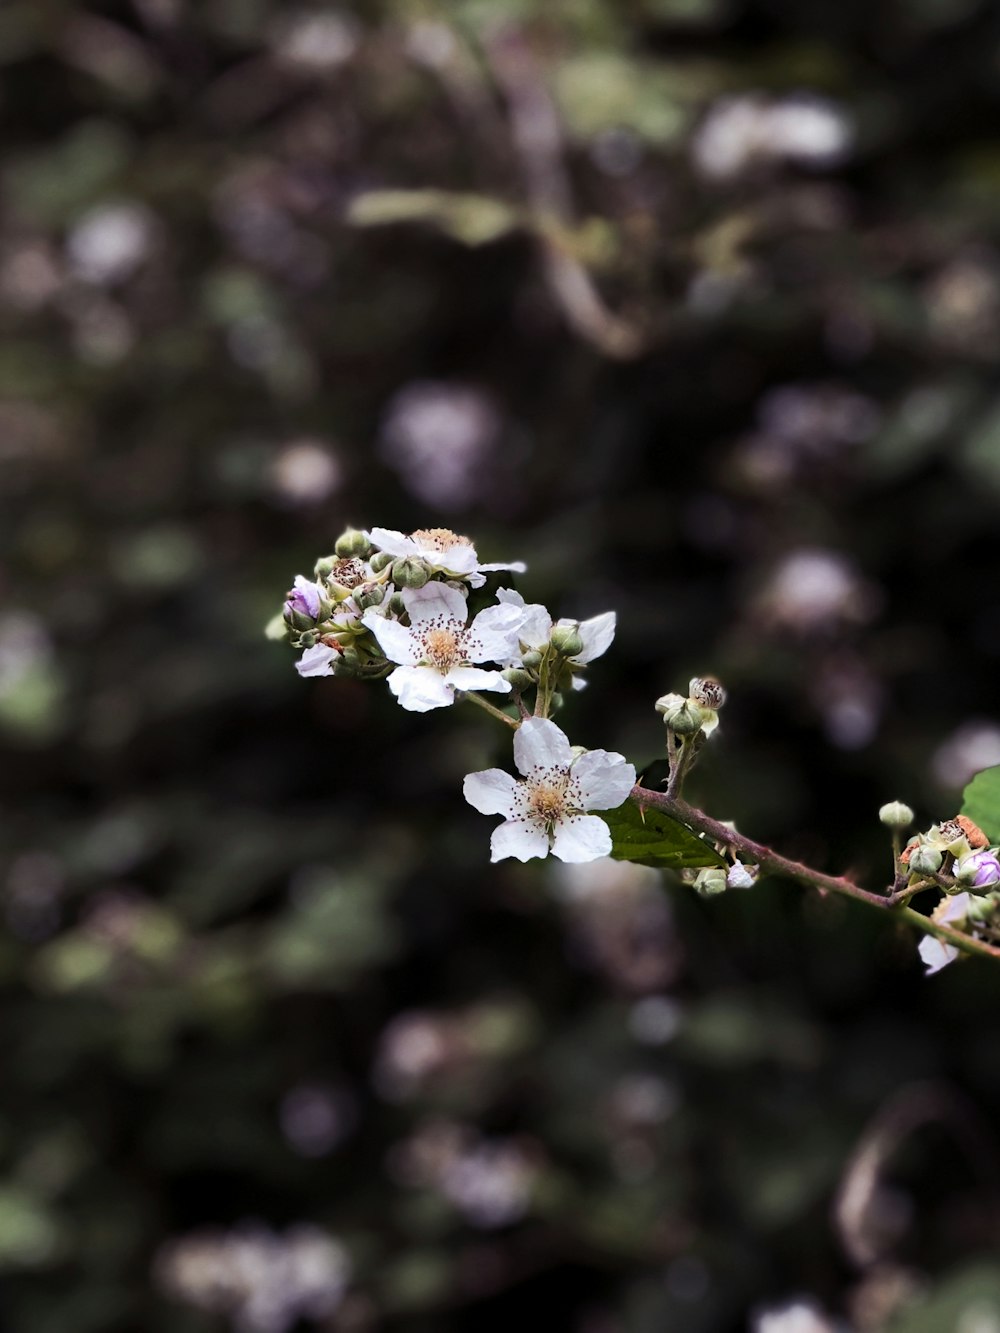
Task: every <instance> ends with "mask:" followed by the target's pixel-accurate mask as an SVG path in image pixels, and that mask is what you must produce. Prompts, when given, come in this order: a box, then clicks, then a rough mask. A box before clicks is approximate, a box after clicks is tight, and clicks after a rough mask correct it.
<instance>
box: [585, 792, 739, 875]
mask: <svg viewBox="0 0 1000 1333" xmlns="http://www.w3.org/2000/svg"><path fill="white" fill-rule="evenodd" d="M601 818H602V819H603V820H604V821H605V823H606V824H607V825H608V828H610V830H611V838H612V843H613V846H612V848H611V855H612V856H613V857H614V859H615V860H616V861H635V862H637V863H638V864H639V865H643V866H656V867H658V868H660V869H671V870H677V869H679V868H680V867H681V866H721V865H725V864H726V863H725V861H724V860H723V858H722V857H721V856H720V855H719V854H718V852H717V851H716V850H715V848H714V847H712V846H711V844H710V843H707V842H706V841H705V840H704V839H703V838H700V837H699V836H698V834H697V833H695V832H693V831H692V830H691V829H689V828H688V826H687V825H686V824H682V823H681V822H680V820H677V819H673V818H671V816H670V815H666V814H664V813H663V811H662V810H654V809H653V808H652V807H651V806H647V807H646V808H645V809H642V810H640V809H639V807H638V806H637V805H636V804H635V802H634V801H626V802H625V804H624V805H620V806H619V807H618V809H617V810H605V811H603V812H602V813H601Z"/></svg>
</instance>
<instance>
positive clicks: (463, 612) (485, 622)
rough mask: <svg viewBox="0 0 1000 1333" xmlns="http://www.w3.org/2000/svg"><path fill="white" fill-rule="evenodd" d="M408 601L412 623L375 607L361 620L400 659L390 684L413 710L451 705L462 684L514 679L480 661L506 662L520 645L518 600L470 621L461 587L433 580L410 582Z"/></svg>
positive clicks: (500, 687) (503, 688)
mask: <svg viewBox="0 0 1000 1333" xmlns="http://www.w3.org/2000/svg"><path fill="white" fill-rule="evenodd" d="M402 597H403V605H404V606H405V607H406V610H407V613H408V615H409V617H410V626H409V627H407V626H406V625H402V624H400V622H399V621H398V620H389V619H388V618H387V617H386V616H384V615H381V614H380V613H379V609H378V608H376V607H370V608H369V609H368V610H367V611H366V612H365V613H364V615H363V616H362V617H361V623H362V624H363V625H364V626H365V628H366V629H369V630H371V632H372V633H373V634H374V635H375V638H376V639H377V640H378V642H379V646H380V648H381V649H382V651H383V652H384V653H385V655H386V657H387V658H388V659H389V661H390V662H398V663H399V664H400V665H399V666H398V667H397V668H396V670H395V671H394V672H393V673H392V675H391V676H390V677H389V680H388V683H389V689H390V690H392V692H393V694H394V695H395V696H396V698H397V699H398V700H399V702H400V704H401V705H402V706H403V707H404V708H406V709H408V710H409V711H410V712H411V713H426V712H427V711H428V710H429V709H431V708H446V707H447V706H448V704H450V703H454V701H455V691H456V690H497V691H499V692H500V693H502V694H503V693H506V692H507V691H509V690H510V685H509V684H508V683H507V681H505V680H504V678H503V676H502V675H501V674H500V672H499V671H483V670H481V669H480V668H479V667H476V666H473V665H471V664H472V663H475V662H505V661H507V660H508V659H509V658H510V655H511V653H512V652H514V651H516V648H517V634H518V629H519V627H520V624H521V619H522V616H521V612H520V611H519V610H518V608H517V607H513V606H488V607H487V608H486V610H485V611H480V613H479V615H478V616H476V618H475V620H473V621H472V623H471V624H470V625H466V623H465V622H466V620H467V618H468V608H467V607H466V604H465V598H464V597H463V596H462V594H461V593H460V592H459V591H458V589H457V588H449V586H448V585H447V584H446V583H438V582H431V583H427V584H425V585H424V587H422V588H404V589H403V593H402Z"/></svg>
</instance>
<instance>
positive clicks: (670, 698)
mask: <svg viewBox="0 0 1000 1333" xmlns="http://www.w3.org/2000/svg"><path fill="white" fill-rule="evenodd" d="M683 702H684V696H683V694H661V695H660V697H659V699H657V701H656V703H655V704H653V707H654V708H655V709H656V711H657V712H658V713H667V712H668V711H669V710H670V709H671V708H673V706H674V704H680V703H683Z"/></svg>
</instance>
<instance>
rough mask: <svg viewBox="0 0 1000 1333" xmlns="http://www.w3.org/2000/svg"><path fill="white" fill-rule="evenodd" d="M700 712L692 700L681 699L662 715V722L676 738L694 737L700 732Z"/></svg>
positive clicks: (701, 719) (701, 720)
mask: <svg viewBox="0 0 1000 1333" xmlns="http://www.w3.org/2000/svg"><path fill="white" fill-rule="evenodd" d="M703 720H704V719H703V717H702V712H701V709H700V708H699V707H698V705H697V704H696V703H695V702H694V700H693V699H682V700H681V701H680V703H676V704H673V705H672V706H671V707H670V708H668V709H667V710H666V711H665V712H664V714H663V721H664V722H665V724H666V725H667V727H669V729H670V730H671V731H672V732H675V733H676V735H678V736H694V735H695V733H696V732H699V731H701V724H702V722H703Z"/></svg>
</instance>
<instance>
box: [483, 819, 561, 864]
mask: <svg viewBox="0 0 1000 1333" xmlns="http://www.w3.org/2000/svg"><path fill="white" fill-rule="evenodd" d="M548 854H549V840H548V838H547V837H546V835H545V834H544V833H543V832H542V830H541V829H537V828H534V827H533V826H532V825H530V824H524V823H522V822H521V821H520V820H518V821H511V822H510V823H507V824H501V825H500V827H499V828H496V829H494V830H493V837H492V838H490V860H491V861H503V860H504V859H505V858H506V857H508V856H515V857H517V859H518V860H519V861H530V860H531V859H532V858H533V857H535V856H548Z"/></svg>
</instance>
